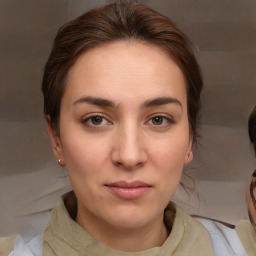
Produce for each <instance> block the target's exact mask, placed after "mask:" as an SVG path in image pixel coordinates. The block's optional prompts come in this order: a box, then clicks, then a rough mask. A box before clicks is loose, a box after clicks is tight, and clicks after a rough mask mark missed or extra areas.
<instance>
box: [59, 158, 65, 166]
mask: <svg viewBox="0 0 256 256" xmlns="http://www.w3.org/2000/svg"><path fill="white" fill-rule="evenodd" d="M58 164H59V166H65V164H62V163H61V159H60V158H59V159H58Z"/></svg>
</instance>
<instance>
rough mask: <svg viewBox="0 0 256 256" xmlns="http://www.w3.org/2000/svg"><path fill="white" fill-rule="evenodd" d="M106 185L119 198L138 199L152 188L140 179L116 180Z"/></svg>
mask: <svg viewBox="0 0 256 256" xmlns="http://www.w3.org/2000/svg"><path fill="white" fill-rule="evenodd" d="M106 187H107V188H108V189H109V190H110V191H111V193H113V194H114V195H115V196H117V197H119V198H121V199H138V198H140V197H142V196H143V195H145V194H146V193H147V192H148V191H149V190H150V189H151V188H152V186H151V185H149V184H147V183H145V182H142V181H133V182H126V181H117V182H113V183H110V184H107V185H106Z"/></svg>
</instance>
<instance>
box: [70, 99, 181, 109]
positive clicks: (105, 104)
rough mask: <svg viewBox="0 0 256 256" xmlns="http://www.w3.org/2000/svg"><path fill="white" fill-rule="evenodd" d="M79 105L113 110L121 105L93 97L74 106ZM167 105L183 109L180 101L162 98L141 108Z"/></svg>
mask: <svg viewBox="0 0 256 256" xmlns="http://www.w3.org/2000/svg"><path fill="white" fill-rule="evenodd" d="M78 103H89V104H92V105H96V106H100V107H112V108H118V107H119V104H117V103H115V102H114V101H111V100H108V99H104V98H97V97H91V96H88V97H82V98H80V99H78V100H76V101H75V102H74V103H73V105H76V104H78ZM166 104H176V105H178V106H179V107H180V108H181V109H182V104H181V102H180V101H179V100H178V99H176V98H172V97H160V98H153V99H149V100H147V101H145V102H144V103H143V104H142V105H141V108H150V107H154V106H161V105H166Z"/></svg>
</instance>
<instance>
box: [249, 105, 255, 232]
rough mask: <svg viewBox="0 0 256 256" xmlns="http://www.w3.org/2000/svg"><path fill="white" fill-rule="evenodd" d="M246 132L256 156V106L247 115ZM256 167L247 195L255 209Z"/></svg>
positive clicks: (250, 216) (250, 217)
mask: <svg viewBox="0 0 256 256" xmlns="http://www.w3.org/2000/svg"><path fill="white" fill-rule="evenodd" d="M248 133H249V138H250V141H251V143H252V144H253V147H254V154H255V156H256V106H255V107H254V108H253V110H252V112H251V114H250V116H249V120H248ZM255 178H256V169H255V170H254V172H253V174H252V180H251V184H250V187H249V195H250V197H251V199H252V204H253V206H254V208H255V211H256V199H255V197H254V194H253V191H254V189H255V188H256V179H255ZM248 215H249V219H250V221H251V223H252V225H253V227H254V229H256V223H254V221H253V219H252V215H251V213H250V211H249V210H248Z"/></svg>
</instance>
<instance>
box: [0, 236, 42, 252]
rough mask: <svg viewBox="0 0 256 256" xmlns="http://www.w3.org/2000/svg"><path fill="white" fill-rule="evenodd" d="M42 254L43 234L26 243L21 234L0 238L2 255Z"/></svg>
mask: <svg viewBox="0 0 256 256" xmlns="http://www.w3.org/2000/svg"><path fill="white" fill-rule="evenodd" d="M17 255H18V256H42V238H41V235H38V236H35V237H34V238H33V239H32V240H30V242H29V243H25V241H24V240H23V239H22V237H21V236H19V235H13V236H9V237H4V238H0V256H17Z"/></svg>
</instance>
